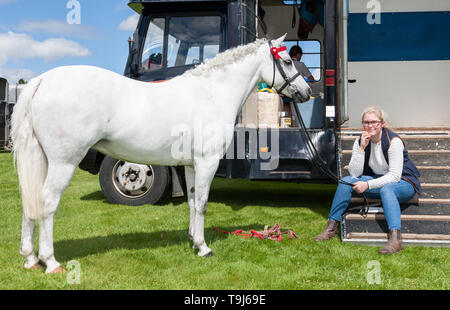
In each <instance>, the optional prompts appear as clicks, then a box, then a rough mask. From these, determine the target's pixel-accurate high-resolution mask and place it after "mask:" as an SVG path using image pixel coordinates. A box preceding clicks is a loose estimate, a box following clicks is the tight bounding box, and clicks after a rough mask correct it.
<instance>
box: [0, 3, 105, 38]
mask: <svg viewBox="0 0 450 310" xmlns="http://www.w3.org/2000/svg"><path fill="white" fill-rule="evenodd" d="M0 1H1V0H0ZM17 30H18V31H20V32H33V33H35V32H44V33H47V34H53V35H61V36H67V37H75V38H83V39H97V38H99V37H100V34H99V33H98V31H97V30H96V29H94V28H92V27H89V26H85V25H77V24H69V23H67V22H64V21H61V20H43V21H22V22H21V23H20V24H19V26H18V27H17Z"/></svg>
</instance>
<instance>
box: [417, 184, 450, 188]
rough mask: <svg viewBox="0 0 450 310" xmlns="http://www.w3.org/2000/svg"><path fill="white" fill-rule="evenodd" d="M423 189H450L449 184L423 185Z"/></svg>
mask: <svg viewBox="0 0 450 310" xmlns="http://www.w3.org/2000/svg"><path fill="white" fill-rule="evenodd" d="M420 185H421V186H422V188H450V184H448V183H421V184H420Z"/></svg>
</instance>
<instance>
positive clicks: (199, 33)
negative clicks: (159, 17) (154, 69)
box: [167, 16, 221, 67]
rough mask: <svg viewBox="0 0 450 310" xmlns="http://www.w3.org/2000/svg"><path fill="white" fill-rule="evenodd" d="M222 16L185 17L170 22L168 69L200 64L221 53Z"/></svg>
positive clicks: (173, 18)
mask: <svg viewBox="0 0 450 310" xmlns="http://www.w3.org/2000/svg"><path fill="white" fill-rule="evenodd" d="M220 24H221V17H220V16H184V17H172V18H170V20H169V39H168V53H167V67H176V66H184V65H191V64H198V63H200V62H202V61H204V60H205V59H208V58H212V57H214V56H215V55H216V54H217V53H218V52H219V46H220V41H221V26H220Z"/></svg>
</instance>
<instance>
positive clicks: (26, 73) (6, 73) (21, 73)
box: [0, 67, 37, 85]
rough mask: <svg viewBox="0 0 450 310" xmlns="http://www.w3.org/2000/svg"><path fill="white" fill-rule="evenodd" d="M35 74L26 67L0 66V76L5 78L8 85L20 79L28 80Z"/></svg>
mask: <svg viewBox="0 0 450 310" xmlns="http://www.w3.org/2000/svg"><path fill="white" fill-rule="evenodd" d="M35 76H37V74H36V73H35V72H33V71H31V70H28V69H8V68H3V67H0V77H3V78H5V79H7V80H8V83H9V84H10V85H12V84H16V83H17V82H18V81H19V80H20V79H24V80H25V81H29V80H31V79H32V78H33V77H35Z"/></svg>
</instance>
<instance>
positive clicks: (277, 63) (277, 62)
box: [269, 41, 300, 95]
mask: <svg viewBox="0 0 450 310" xmlns="http://www.w3.org/2000/svg"><path fill="white" fill-rule="evenodd" d="M269 47H270V53H271V54H272V58H273V78H272V84H271V85H270V87H269V88H272V87H273V84H274V83H275V66H277V68H278V71H279V72H280V74H281V76H282V77H283V79H284V81H285V82H284V84H283V86H281V88H280V89H276V91H277V92H278V93H281V92H282V91H283V89H285V88H286V87H287V86H292V88H293V89H294V92H293V94H292V95H298V94H299V91H298V89H297V87H295V86H294V85H292V84H291V82H292V81H294V80H295V79H296V78H297V77H298V76H299V75H300V72H297V73H296V74H294V75H293V76H292V77H291V78H288V77H287V75H286V72H284V70H283V67H282V66H281V63H280V60H281V56H280V55H279V54H278V53H280V52H282V51H286V50H287V49H286V46H281V47H274V46H272V42H270V41H269Z"/></svg>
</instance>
